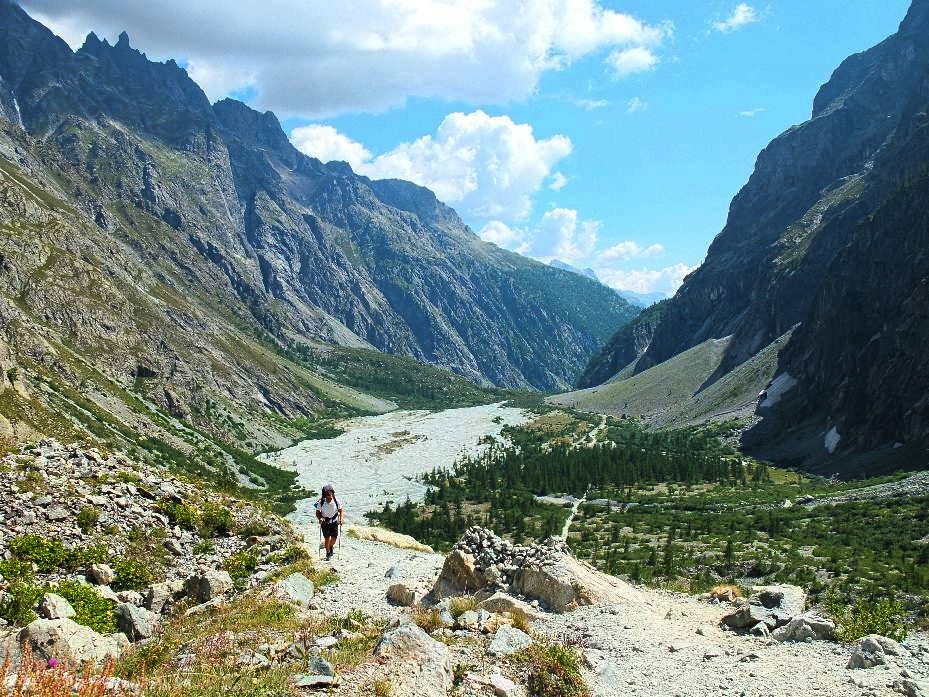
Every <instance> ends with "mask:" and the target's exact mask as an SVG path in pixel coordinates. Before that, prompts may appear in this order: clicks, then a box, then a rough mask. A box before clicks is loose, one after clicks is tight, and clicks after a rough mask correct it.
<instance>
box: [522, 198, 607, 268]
mask: <svg viewBox="0 0 929 697" xmlns="http://www.w3.org/2000/svg"><path fill="white" fill-rule="evenodd" d="M599 229H600V222H599V221H596V220H580V218H579V216H578V214H577V211H576V210H573V209H571V208H553V209H552V210H550V211H546V212H545V214H544V215H543V216H542V219H541V220H540V221H539V224H538V225H536V227H535V230H533V234H532V238H531V240H529V241H528V246H527V251H528V253H529V254H530V255H531V256H533V257H535V258H537V259H540V260H542V261H544V262H545V263H548V262H550V261H551V260H552V259H560V260H561V261H567V262H572V261H577V260H578V259H583V258H586V257H588V256H589V255H590V253H591V252H592V251H593V249H594V246H596V244H597V233H598V231H599Z"/></svg>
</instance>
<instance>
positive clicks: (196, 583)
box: [184, 569, 233, 603]
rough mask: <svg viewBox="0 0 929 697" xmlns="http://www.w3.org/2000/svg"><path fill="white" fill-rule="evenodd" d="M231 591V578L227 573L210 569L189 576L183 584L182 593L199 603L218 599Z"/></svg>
mask: <svg viewBox="0 0 929 697" xmlns="http://www.w3.org/2000/svg"><path fill="white" fill-rule="evenodd" d="M232 589H233V584H232V577H231V576H230V575H229V572H228V571H222V570H220V569H211V570H209V571H205V572H203V573H202V574H197V575H196V576H191V577H190V578H188V579H187V581H186V582H185V583H184V592H185V593H186V594H187V595H189V596H190V597H192V598H193V599H194V600H196V601H197V602H199V603H206V602H208V601H210V600H213V599H214V598H218V597H219V596H222V595H225V594H226V593H228V592H229V591H231V590H232Z"/></svg>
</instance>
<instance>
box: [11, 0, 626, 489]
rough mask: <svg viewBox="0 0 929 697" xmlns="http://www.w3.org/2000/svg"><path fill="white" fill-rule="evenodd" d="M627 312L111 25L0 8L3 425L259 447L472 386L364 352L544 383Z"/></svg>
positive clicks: (595, 288)
mask: <svg viewBox="0 0 929 697" xmlns="http://www.w3.org/2000/svg"><path fill="white" fill-rule="evenodd" d="M635 313H636V309H635V308H634V307H632V306H631V305H630V304H629V303H628V302H626V301H625V300H623V299H622V298H620V297H618V296H617V295H616V294H615V293H614V292H613V291H611V290H610V289H608V288H606V287H604V286H603V285H601V284H600V283H598V282H595V281H594V280H592V279H589V278H584V277H582V276H578V275H576V274H573V273H567V272H565V271H562V270H559V269H555V268H550V267H549V266H547V265H544V264H541V263H538V262H536V261H533V260H530V259H527V258H525V257H522V256H519V255H517V254H514V253H511V252H508V251H505V250H502V249H499V248H498V247H496V246H494V245H492V244H489V243H485V242H483V241H481V240H480V239H479V238H478V237H477V236H476V235H475V234H474V233H473V232H472V231H471V230H470V229H469V228H468V227H467V226H466V225H464V223H463V222H462V221H461V219H460V218H459V217H458V215H457V214H456V213H455V211H454V210H452V209H451V208H449V207H448V206H446V205H444V204H443V203H442V202H440V201H439V200H437V199H436V197H435V195H434V194H433V193H432V192H431V191H429V190H428V189H424V188H422V187H419V186H416V185H414V184H411V183H409V182H405V181H400V180H384V181H372V180H370V179H368V178H366V177H363V176H359V175H357V174H355V173H354V172H353V171H352V170H351V168H350V167H349V166H348V165H347V164H345V163H339V162H330V163H328V164H324V163H322V162H320V161H319V160H316V159H314V158H311V157H307V156H305V155H303V154H302V153H300V152H298V151H297V150H296V149H295V148H294V147H293V146H292V145H291V143H290V142H289V140H288V138H287V136H286V135H285V134H284V132H283V131H282V129H281V126H280V124H279V123H278V120H277V118H276V117H275V116H274V114H272V113H270V112H266V113H259V112H257V111H255V110H253V109H251V108H249V107H248V106H246V105H245V104H242V103H241V102H237V101H235V100H230V99H227V100H223V101H220V102H218V103H216V104H210V102H209V100H208V99H207V97H206V96H205V95H204V93H203V91H202V90H201V89H200V88H199V87H198V86H197V85H196V84H195V83H194V82H193V81H192V80H191V79H190V78H189V76H188V75H187V73H186V72H185V71H184V70H183V69H182V68H181V67H179V66H178V65H177V64H176V63H175V62H174V61H170V60H169V61H167V62H166V63H156V62H153V61H150V60H148V59H147V58H146V56H145V55H144V54H142V53H140V52H139V51H137V50H135V49H134V48H132V46H131V45H130V41H129V37H128V36H127V35H126V34H125V33H123V34H121V35H120V37H119V40H118V41H117V42H116V43H115V44H114V45H111V44H109V43H108V42H107V41H103V40H100V39H99V38H98V37H97V36H96V35H94V34H90V35H89V36H88V37H87V39H86V41H85V43H84V45H83V46H82V47H81V48H80V49H79V50H78V51H76V52H74V51H72V50H71V49H70V48H69V47H68V46H67V45H66V44H65V42H64V41H62V40H61V39H60V38H58V37H56V36H55V35H54V34H53V33H52V32H51V31H49V30H48V29H47V28H46V27H44V26H42V25H41V24H40V23H38V22H36V21H35V20H33V19H32V18H30V17H29V16H28V15H27V14H26V13H25V12H24V11H23V10H22V9H21V8H20V7H19V6H18V5H16V4H15V3H13V2H10V0H0V367H2V368H3V370H4V374H6V375H7V380H6V381H5V382H2V385H0V438H2V437H3V436H12V437H20V436H23V435H24V434H28V432H30V429H31V431H38V432H40V433H42V432H50V431H56V433H54V434H53V435H58V436H60V437H62V438H73V437H75V434H74V432H73V431H72V427H75V423H76V421H80V424H81V425H80V428H78V435H79V434H80V433H84V432H88V431H90V432H97V431H99V432H100V433H109V434H111V435H112V434H117V433H118V434H120V436H119V437H120V438H125V439H127V440H128V441H129V442H135V441H136V440H137V438H135V436H132V435H131V434H132V433H133V432H134V430H133V429H138V430H139V431H141V432H143V433H146V434H149V435H151V434H158V438H159V439H160V440H159V442H161V443H164V444H165V447H166V448H169V449H170V448H174V449H176V450H177V449H180V450H179V452H180V451H183V450H184V448H182V444H183V443H187V444H188V445H189V444H190V443H192V442H194V441H196V442H198V443H199V439H200V438H201V436H202V435H203V434H207V433H208V434H212V435H216V436H221V437H222V438H225V439H227V441H228V442H234V443H238V444H241V445H243V446H245V447H247V448H249V449H252V450H256V449H260V448H264V447H269V446H274V445H281V444H286V443H289V442H290V441H291V440H292V439H293V438H294V437H297V436H298V435H299V433H301V431H300V429H301V428H304V427H305V426H306V420H307V419H314V418H316V417H318V416H319V415H320V414H322V413H324V412H327V413H333V414H338V413H357V412H358V411H362V412H374V411H383V410H385V409H388V408H390V407H391V403H390V401H389V400H388V399H386V397H389V394H390V389H391V386H397V385H400V386H402V388H403V390H404V394H407V395H408V396H410V397H409V398H410V399H412V398H413V397H414V396H415V398H416V399H421V400H425V401H426V402H428V403H433V404H434V403H440V402H441V400H442V394H443V393H446V394H448V395H452V394H458V393H462V394H464V393H467V394H480V390H478V389H476V388H475V389H472V388H473V387H474V386H473V385H472V386H470V387H468V386H466V385H462V383H464V381H463V380H461V379H460V378H458V377H455V376H453V375H450V374H445V373H444V372H443V371H433V372H428V371H426V372H425V373H424V372H423V371H419V370H415V369H412V368H411V369H409V370H406V369H405V368H403V365H404V364H402V362H401V363H399V364H398V363H397V362H389V363H385V364H383V365H387V366H389V367H390V368H391V370H396V371H399V373H397V372H394V373H390V374H387V373H386V372H385V371H384V370H378V369H375V368H374V366H373V365H372V367H371V369H370V370H367V369H365V368H364V366H363V363H364V357H365V356H370V355H371V353H370V349H372V348H373V349H377V350H378V351H382V352H385V353H391V354H395V355H396V356H398V357H406V358H408V359H415V360H416V361H420V362H422V363H427V364H432V365H434V366H439V367H445V368H449V369H451V370H452V371H454V372H455V373H457V374H458V375H460V376H463V377H464V378H466V379H467V380H470V381H473V382H475V383H479V384H480V385H482V386H484V387H487V388H489V387H490V386H501V387H508V388H527V389H528V388H537V389H544V390H555V389H560V388H564V387H567V386H569V385H571V384H572V383H573V382H574V380H575V379H576V377H577V375H578V374H579V373H580V372H581V370H582V369H583V367H584V365H585V364H586V362H587V359H588V358H589V357H590V356H592V355H593V354H594V353H595V352H596V351H597V350H598V349H599V348H600V347H601V346H602V345H603V343H604V342H605V341H606V340H607V339H608V338H609V336H610V334H611V332H612V331H613V330H614V329H615V327H616V326H621V325H622V324H624V323H625V322H626V321H628V320H629V319H631V318H632V317H633V316H634V315H635ZM346 351H347V352H352V351H355V352H356V353H354V354H351V355H352V358H351V360H350V361H349V362H348V364H347V366H341V367H338V366H335V367H334V362H336V361H338V360H339V357H341V356H345V355H348V354H346ZM398 365H399V366H400V367H397V366H398ZM423 375H426V376H427V377H428V380H427V379H423V382H422V384H416V385H411V384H406V383H407V382H408V381H409V380H413V379H415V380H419V379H421V377H422V376H423ZM340 380H342V381H343V382H341V383H340V382H339V381H340ZM443 383H444V387H443ZM346 384H352V385H355V386H356V387H361V388H364V387H365V386H366V385H370V388H371V391H372V393H374V394H378V395H380V396H381V399H377V398H373V397H371V396H370V395H368V394H364V393H362V392H359V391H357V390H355V389H349V388H347V387H346ZM486 394H487V395H492V394H494V392H493V391H492V390H489V391H487V393H486ZM11 400H12V401H11ZM65 414H67V415H68V416H65ZM72 414H81V415H83V416H85V417H86V420H87V423H84V421H82V420H81V418H83V417H78V416H74V417H73V418H72V416H71V415H72ZM101 424H106V426H102V425H101ZM197 447H200V446H197ZM203 447H204V448H207V446H203ZM207 451H208V448H207V449H206V450H204V452H207ZM164 452H165V453H167V452H173V451H170V450H164ZM166 457H167V455H166ZM242 476H245V475H242ZM255 476H257V475H255Z"/></svg>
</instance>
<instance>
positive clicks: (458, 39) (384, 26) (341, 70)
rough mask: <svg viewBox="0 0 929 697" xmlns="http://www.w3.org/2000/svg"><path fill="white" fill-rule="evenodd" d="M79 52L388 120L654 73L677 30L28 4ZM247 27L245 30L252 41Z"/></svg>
mask: <svg viewBox="0 0 929 697" xmlns="http://www.w3.org/2000/svg"><path fill="white" fill-rule="evenodd" d="M24 5H25V6H26V8H27V10H28V11H30V12H32V13H34V14H37V13H38V14H41V15H42V16H43V17H44V18H45V19H46V20H47V21H49V22H50V23H52V24H53V25H54V26H55V27H57V28H60V29H61V31H62V32H63V33H64V34H65V39H66V40H67V41H69V43H71V44H72V45H73V46H76V45H77V44H78V43H79V42H80V40H81V38H80V37H81V36H83V35H84V34H86V32H87V31H88V30H91V29H94V30H96V31H97V32H98V34H100V35H101V36H107V37H111V38H112V37H115V36H116V35H117V34H118V33H119V32H120V31H121V30H123V29H125V30H127V31H128V32H129V34H130V36H131V37H132V40H133V45H136V46H138V47H139V48H140V49H142V50H144V51H146V52H147V53H148V54H150V55H152V56H158V57H161V58H168V57H176V58H178V59H183V60H184V61H186V63H187V64H188V65H190V66H192V72H193V73H194V74H196V75H197V76H198V77H199V78H200V79H202V80H203V81H204V87H205V88H206V90H207V93H208V94H209V96H210V97H211V98H218V97H222V96H225V95H226V94H228V93H229V92H230V91H234V90H237V89H242V88H245V87H250V88H253V89H254V90H255V92H256V95H257V96H256V98H255V102H256V105H257V106H258V107H260V108H272V109H275V110H277V111H278V112H279V113H280V114H282V115H288V114H298V115H305V116H315V117H321V116H328V115H333V114H336V113H345V112H350V111H380V110H383V109H387V108H390V107H393V106H398V105H402V104H403V103H404V102H405V100H406V99H407V98H409V97H422V98H438V99H447V100H458V101H466V102H472V103H483V104H488V103H492V104H500V103H508V102H510V101H513V100H518V99H523V98H526V97H528V96H530V95H532V94H533V93H534V92H535V91H536V89H537V87H538V84H539V80H540V78H541V76H542V75H543V74H544V73H546V72H548V71H553V70H560V69H564V68H565V67H567V66H569V65H570V64H571V63H573V62H574V61H576V60H579V59H581V58H584V57H585V56H590V55H596V54H602V53H609V52H612V55H613V56H614V57H615V60H612V61H611V64H614V67H616V68H617V69H618V70H619V71H620V72H622V71H625V74H628V73H629V72H635V71H638V70H643V69H648V68H650V67H653V66H654V65H655V63H656V62H657V56H656V54H655V51H657V50H658V49H660V47H661V44H662V42H663V41H664V40H665V39H666V38H667V37H668V36H670V34H671V32H672V28H671V26H670V25H669V24H646V23H644V22H643V21H641V20H639V19H637V18H635V17H633V16H631V15H629V14H624V13H622V12H619V11H616V10H612V9H608V8H606V7H604V6H603V5H602V4H600V2H599V1H598V0H522V1H521V2H518V3H517V2H512V1H511V0H473V1H469V2H452V1H450V0H352V1H351V2H307V1H306V0H271V2H266V3H254V2H232V3H230V2H227V0H198V1H197V2H189V0H163V1H162V2H158V3H150V2H149V3H144V2H126V1H125V0H83V1H82V2H74V0H24ZM243 28H245V29H247V30H246V31H243Z"/></svg>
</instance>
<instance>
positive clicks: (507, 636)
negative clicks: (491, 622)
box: [487, 624, 532, 656]
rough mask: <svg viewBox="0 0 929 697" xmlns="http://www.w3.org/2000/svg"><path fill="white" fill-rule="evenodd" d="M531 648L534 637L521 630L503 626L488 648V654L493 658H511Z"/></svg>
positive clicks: (506, 625)
mask: <svg viewBox="0 0 929 697" xmlns="http://www.w3.org/2000/svg"><path fill="white" fill-rule="evenodd" d="M530 646H532V637H530V636H529V635H528V634H526V633H525V632H524V631H522V630H520V629H516V628H515V627H511V626H509V625H508V624H502V625H500V628H499V629H497V633H496V634H494V638H493V639H492V640H491V642H490V646H488V647H487V653H489V654H490V655H491V656H509V655H510V654H514V653H516V652H517V651H522V650H523V649H527V648H529V647H530Z"/></svg>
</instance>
